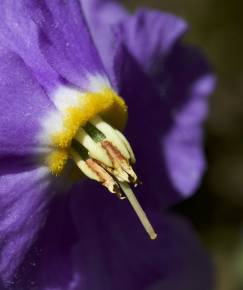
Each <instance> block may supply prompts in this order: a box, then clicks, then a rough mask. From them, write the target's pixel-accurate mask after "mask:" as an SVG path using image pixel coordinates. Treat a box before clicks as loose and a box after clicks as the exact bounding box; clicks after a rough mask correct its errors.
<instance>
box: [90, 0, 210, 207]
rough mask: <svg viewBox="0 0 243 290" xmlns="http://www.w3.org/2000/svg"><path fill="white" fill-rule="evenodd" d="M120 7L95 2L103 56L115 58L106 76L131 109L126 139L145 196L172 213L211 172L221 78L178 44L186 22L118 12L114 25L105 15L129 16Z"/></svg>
mask: <svg viewBox="0 0 243 290" xmlns="http://www.w3.org/2000/svg"><path fill="white" fill-rule="evenodd" d="M115 2H116V1H108V2H107V1H94V2H93V3H95V4H96V5H94V4H93V6H92V5H91V6H89V9H90V11H89V13H86V14H87V15H88V21H89V23H90V26H91V32H92V34H93V37H94V39H95V42H96V44H97V47H98V48H99V52H100V54H101V55H102V57H103V59H106V58H110V59H111V58H112V60H110V64H109V66H107V70H108V72H109V74H110V77H111V78H112V80H113V82H114V83H115V84H116V87H117V88H118V90H119V92H120V94H121V95H122V96H123V98H125V100H126V102H127V104H128V108H129V121H128V128H127V133H128V136H129V140H131V143H132V145H133V147H134V149H135V152H136V155H137V166H138V168H137V171H138V173H139V175H140V178H141V179H142V180H143V185H144V190H143V189H142V191H144V196H145V195H146V192H148V190H147V189H149V192H151V194H154V196H153V197H152V196H151V197H150V200H154V203H155V204H158V200H160V201H162V202H163V204H164V205H165V206H168V204H171V203H175V202H177V201H179V200H180V199H181V198H184V197H185V196H189V195H190V194H192V192H193V191H194V190H195V188H196V187H197V185H198V183H199V181H200V178H201V176H202V173H203V171H204V167H205V162H204V154H203V146H202V141H203V140H202V138H203V136H202V127H201V126H202V122H203V121H204V119H205V117H206V114H207V96H208V95H209V94H210V93H211V92H212V90H213V88H214V85H215V79H214V76H213V74H212V72H211V70H210V68H209V67H208V65H207V62H206V60H205V58H204V57H203V56H202V55H201V54H200V53H199V52H198V51H197V50H196V49H191V48H188V47H183V46H181V45H179V43H180V40H181V37H182V36H183V35H184V33H185V31H186V30H187V25H186V23H185V22H184V21H183V20H182V19H180V18H178V17H176V16H172V15H170V14H167V13H160V12H156V11H149V10H145V9H143V10H138V11H137V12H136V14H135V15H134V16H132V15H131V16H129V15H127V14H125V13H124V14H122V13H118V17H117V20H116V21H115V20H113V21H111V22H110V23H109V21H108V20H107V19H108V18H106V17H105V15H108V14H109V13H110V14H112V13H113V9H114V7H115V9H122V8H121V7H120V6H119V5H118V4H116V3H115ZM97 3H98V4H97ZM109 5H111V6H109ZM90 7H91V8H90ZM94 7H95V8H94ZM114 11H115V10H114ZM92 12H93V14H92ZM114 14H115V13H114ZM113 18H114V17H113ZM98 22H99V31H98V32H97V30H96V23H98ZM96 32H97V33H96ZM102 32H104V34H105V35H106V36H107V37H105V38H102ZM185 119H189V120H190V122H189V121H185ZM173 164H176V165H175V166H173ZM147 199H148V198H147Z"/></svg>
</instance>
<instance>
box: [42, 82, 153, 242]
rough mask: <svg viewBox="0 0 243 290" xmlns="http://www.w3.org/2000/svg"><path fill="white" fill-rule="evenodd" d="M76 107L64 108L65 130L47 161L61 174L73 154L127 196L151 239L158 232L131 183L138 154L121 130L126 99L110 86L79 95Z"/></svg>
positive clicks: (92, 175) (111, 188)
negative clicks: (135, 153) (133, 165)
mask: <svg viewBox="0 0 243 290" xmlns="http://www.w3.org/2000/svg"><path fill="white" fill-rule="evenodd" d="M78 100H79V101H78V102H76V103H75V106H69V107H67V108H65V110H64V112H62V113H64V114H63V115H64V118H63V123H62V129H61V131H60V132H56V133H54V134H52V136H51V139H52V144H53V148H54V150H53V151H52V152H51V153H50V154H49V155H48V157H47V162H48V166H49V168H50V170H51V172H52V173H53V174H55V175H60V173H61V172H62V170H63V168H64V166H65V163H66V162H67V160H68V158H69V157H70V158H71V159H72V160H73V161H74V162H75V163H76V165H77V167H78V168H79V169H80V170H81V172H82V173H83V174H84V175H86V176H87V177H89V178H91V179H93V180H96V181H98V182H100V183H101V184H103V185H104V186H105V187H106V188H107V189H108V190H109V191H110V192H112V193H114V194H116V195H117V196H118V197H119V198H121V199H123V198H125V197H127V199H128V200H129V202H130V203H131V205H132V207H133V209H134V210H135V212H136V213H137V215H138V217H139V219H140V221H141V223H142V224H143V226H144V228H145V230H146V231H147V232H148V234H149V236H150V238H151V239H155V238H156V236H157V235H156V233H155V231H154V229H153V227H152V226H151V224H150V222H149V220H148V218H147V216H146V214H145V212H144V211H143V209H142V208H141V206H140V204H139V202H138V200H137V199H136V197H135V195H134V193H133V192H132V190H131V188H130V185H129V184H132V185H136V184H137V176H136V174H135V172H134V171H133V169H132V164H134V163H135V156H134V153H133V151H132V148H131V146H130V144H129V142H128V141H127V139H126V137H125V136H124V135H123V134H122V133H121V132H120V131H119V130H122V129H123V128H124V126H125V123H126V120H127V107H126V104H125V102H124V101H123V100H122V99H121V98H120V97H119V96H118V95H117V94H116V93H115V92H114V91H113V90H112V89H111V88H108V87H105V88H103V89H102V90H101V91H100V92H88V93H86V94H80V95H78Z"/></svg>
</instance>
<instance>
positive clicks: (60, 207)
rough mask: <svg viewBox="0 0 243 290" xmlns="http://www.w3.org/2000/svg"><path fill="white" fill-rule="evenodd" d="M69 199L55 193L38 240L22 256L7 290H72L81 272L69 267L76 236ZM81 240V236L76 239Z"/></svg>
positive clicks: (76, 285) (64, 195) (77, 282)
mask: <svg viewBox="0 0 243 290" xmlns="http://www.w3.org/2000/svg"><path fill="white" fill-rule="evenodd" d="M69 199H70V198H69V196H67V195H66V194H62V193H59V194H58V195H56V197H55V198H54V200H53V201H52V203H51V205H50V208H49V210H50V214H49V216H48V218H47V220H46V224H45V227H44V228H43V229H42V231H40V233H39V237H38V240H37V241H36V243H35V244H34V245H33V247H32V248H31V250H30V251H29V253H28V254H27V255H26V258H25V260H24V262H23V263H22V265H21V267H20V269H19V271H18V272H17V274H16V275H15V279H13V281H12V286H11V287H10V289H11V290H34V289H36V290H37V289H38V290H74V289H77V290H78V289H82V288H79V287H78V285H80V284H79V283H80V278H81V277H82V273H80V272H78V271H77V272H76V270H77V269H75V268H74V265H73V264H72V253H73V250H72V248H73V246H74V245H75V242H76V239H77V236H76V231H75V229H74V227H73V222H72V217H71V214H70V210H69ZM80 238H82V237H80Z"/></svg>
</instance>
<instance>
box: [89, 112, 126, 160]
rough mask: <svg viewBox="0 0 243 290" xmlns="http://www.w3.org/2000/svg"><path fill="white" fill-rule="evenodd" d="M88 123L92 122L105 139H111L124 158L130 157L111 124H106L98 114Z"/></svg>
mask: <svg viewBox="0 0 243 290" xmlns="http://www.w3.org/2000/svg"><path fill="white" fill-rule="evenodd" d="M90 123H91V124H93V125H94V126H95V127H96V128H97V129H98V130H99V131H101V132H102V133H103V134H104V135H105V136H106V139H107V140H109V141H111V142H112V144H114V145H115V146H116V147H117V148H119V150H120V151H121V153H122V155H123V156H124V157H125V158H127V159H130V155H129V152H128V151H127V149H126V146H125V145H124V144H123V142H121V140H120V138H119V137H118V136H117V134H116V132H115V130H114V129H113V128H112V126H110V125H109V124H107V123H106V122H105V121H103V120H102V119H101V118H100V117H98V116H96V117H95V118H93V119H92V120H91V121H90Z"/></svg>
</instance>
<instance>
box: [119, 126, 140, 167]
mask: <svg viewBox="0 0 243 290" xmlns="http://www.w3.org/2000/svg"><path fill="white" fill-rule="evenodd" d="M115 131H116V134H117V135H118V136H119V138H120V139H121V141H122V142H123V143H124V145H125V146H126V148H127V151H128V152H129V154H130V158H131V163H132V164H134V163H136V158H135V154H134V152H133V150H132V147H131V145H130V144H129V142H128V140H127V138H126V137H125V136H124V135H123V134H122V133H121V132H120V131H118V130H116V129H115Z"/></svg>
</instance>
